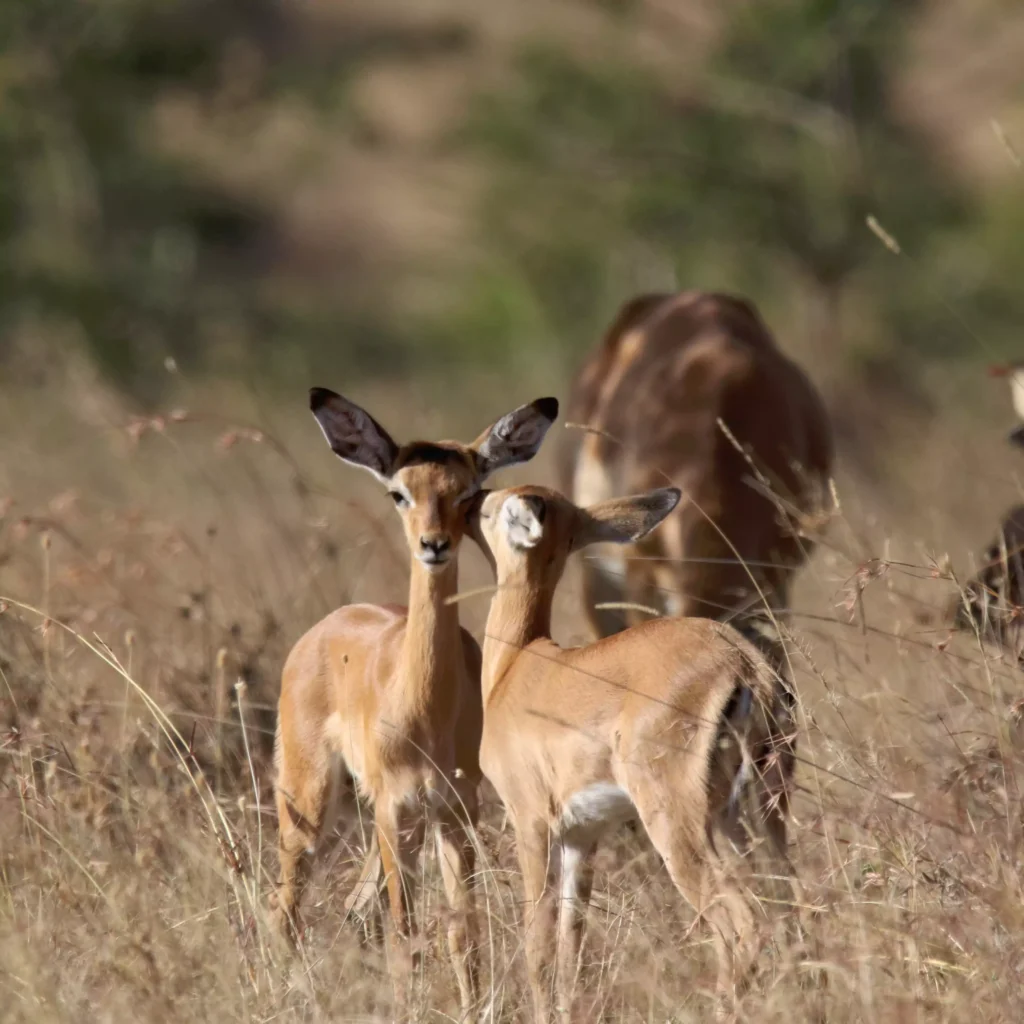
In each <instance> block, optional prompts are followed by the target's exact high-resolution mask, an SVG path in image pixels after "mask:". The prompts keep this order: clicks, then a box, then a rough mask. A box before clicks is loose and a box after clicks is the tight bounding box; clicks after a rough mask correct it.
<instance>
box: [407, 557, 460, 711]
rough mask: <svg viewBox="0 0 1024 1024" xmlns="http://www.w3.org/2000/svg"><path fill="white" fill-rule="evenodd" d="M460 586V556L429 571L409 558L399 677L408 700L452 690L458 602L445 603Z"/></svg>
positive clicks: (427, 699)
mask: <svg viewBox="0 0 1024 1024" xmlns="http://www.w3.org/2000/svg"><path fill="white" fill-rule="evenodd" d="M458 585H459V566H458V560H457V559H455V558H452V559H451V560H450V561H449V563H448V565H446V566H445V568H444V569H443V570H442V571H441V572H430V571H429V570H428V569H425V568H424V567H423V565H421V564H420V562H419V561H418V560H417V559H415V558H414V559H412V568H411V570H410V580H409V618H408V621H407V623H406V628H405V638H404V640H403V642H402V654H401V658H400V671H401V678H402V679H403V680H404V681H405V685H406V688H407V690H408V691H409V693H408V696H409V698H410V703H413V704H416V705H418V706H421V707H422V706H423V705H424V704H426V703H430V702H433V701H436V699H437V698H438V697H439V696H452V697H454V694H455V689H456V687H455V680H456V678H457V672H458V666H459V660H460V659H461V658H462V656H463V655H462V642H461V637H460V635H459V608H458V605H457V604H455V603H454V602H453V603H450V604H449V603H448V598H450V597H453V596H454V595H455V592H456V591H457V590H458Z"/></svg>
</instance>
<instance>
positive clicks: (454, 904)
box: [435, 793, 480, 1024]
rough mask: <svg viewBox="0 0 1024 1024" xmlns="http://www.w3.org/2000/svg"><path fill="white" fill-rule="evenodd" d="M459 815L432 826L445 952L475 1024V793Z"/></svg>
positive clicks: (466, 797)
mask: <svg viewBox="0 0 1024 1024" xmlns="http://www.w3.org/2000/svg"><path fill="white" fill-rule="evenodd" d="M460 804H461V806H460V807H459V808H458V812H459V813H449V814H446V815H445V816H444V817H443V818H442V819H441V821H440V822H439V823H438V824H437V825H436V826H435V839H436V842H437V856H438V860H439V861H440V864H441V875H442V878H443V880H444V890H445V895H446V897H447V899H448V906H449V907H450V908H451V915H452V916H451V920H450V922H449V924H448V949H449V952H450V954H451V958H452V966H453V967H454V968H455V977H456V979H457V981H458V984H459V1003H460V1005H461V1008H462V1017H461V1019H462V1020H463V1021H466V1022H467V1024H471V1022H473V1021H475V1020H476V1009H477V1001H478V999H479V991H480V970H479V947H478V940H477V934H476V917H475V912H474V911H475V907H474V899H473V888H472V885H473V871H474V869H475V866H476V850H475V848H474V846H473V834H472V829H473V827H474V825H475V824H476V818H477V809H476V795H475V793H473V794H471V793H464V794H461V799H460Z"/></svg>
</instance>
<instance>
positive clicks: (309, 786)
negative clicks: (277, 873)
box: [271, 763, 331, 945]
mask: <svg viewBox="0 0 1024 1024" xmlns="http://www.w3.org/2000/svg"><path fill="white" fill-rule="evenodd" d="M293 783H294V784H293ZM330 797H331V776H330V771H329V766H328V765H327V764H326V763H325V765H324V770H323V771H322V772H321V773H320V774H318V775H316V776H308V777H306V778H304V779H298V778H296V779H292V778H291V777H290V775H289V772H288V771H287V770H286V768H285V767H284V766H282V769H281V773H280V776H279V778H278V783H277V787H276V792H275V801H276V803H277V820H278V859H279V861H280V866H281V878H280V882H279V884H278V888H277V892H276V893H275V894H274V896H273V897H272V899H271V907H272V910H273V919H274V925H275V928H276V930H277V931H278V932H280V933H281V934H282V935H283V936H284V937H285V938H286V939H287V940H288V941H289V942H290V943H291V944H292V945H294V944H295V943H296V942H297V941H298V938H299V933H300V925H299V918H298V906H299V903H300V902H301V900H302V893H303V890H304V889H305V886H306V883H307V881H308V880H309V867H310V863H309V862H310V858H311V856H312V854H313V852H314V851H315V849H316V845H317V842H318V841H319V839H320V836H321V834H322V832H323V825H324V818H325V816H326V812H327V807H328V805H329V803H330Z"/></svg>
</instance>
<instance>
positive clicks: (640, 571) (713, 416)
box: [562, 292, 833, 660]
mask: <svg viewBox="0 0 1024 1024" xmlns="http://www.w3.org/2000/svg"><path fill="white" fill-rule="evenodd" d="M637 396H642V402H641V403H638V401H637ZM568 419H569V420H575V421H578V422H579V423H581V424H583V425H585V426H586V427H588V428H592V429H590V430H588V431H587V432H586V433H584V434H582V435H579V434H577V435H574V436H575V437H576V438H577V440H576V441H575V442H574V443H573V444H571V445H570V446H569V447H568V448H567V449H566V450H565V453H564V455H565V457H564V458H563V467H562V477H563V481H562V482H563V487H564V488H565V490H566V492H567V493H568V494H570V495H571V496H572V498H573V500H574V501H576V502H578V503H580V504H582V505H587V504H591V503H593V502H596V501H600V500H602V499H604V498H610V497H612V496H613V495H615V494H624V493H635V492H639V491H643V490H647V489H648V488H651V487H654V486H658V485H661V484H664V483H665V482H667V481H669V480H671V482H673V483H676V484H678V485H679V486H680V487H682V489H683V492H684V494H685V495H686V500H685V501H683V502H682V503H681V505H680V507H679V509H678V510H677V511H676V513H675V514H674V515H673V516H672V518H671V519H670V520H669V521H668V522H667V523H666V524H665V527H664V529H662V530H659V531H658V532H657V534H656V535H654V536H652V537H650V538H648V540H646V541H645V542H644V543H642V544H639V545H634V546H633V548H632V550H631V551H628V552H623V551H622V550H621V549H618V550H616V549H609V548H608V547H606V546H603V547H602V548H600V549H598V551H597V552H596V554H595V555H594V556H591V557H589V558H588V559H586V560H585V562H584V599H585V600H584V603H585V613H586V615H587V616H588V618H589V619H590V623H591V626H592V628H593V630H594V632H595V633H596V635H597V636H609V635H611V634H612V633H615V632H617V631H618V630H620V629H623V628H625V626H626V625H628V624H630V623H632V622H636V621H638V619H637V614H638V609H636V608H633V609H626V610H625V612H624V611H623V609H622V608H621V607H620V608H615V607H607V605H615V604H619V605H621V604H623V603H625V604H627V605H628V604H634V605H638V606H641V607H651V606H653V607H654V608H656V609H658V610H662V611H665V612H667V613H668V614H672V615H699V616H706V617H708V618H715V619H723V620H729V621H732V622H733V623H734V624H735V625H736V626H737V628H739V629H740V630H741V631H743V632H745V633H748V634H749V635H750V638H751V639H754V640H755V641H756V642H759V643H761V642H762V641H764V640H765V636H764V634H765V632H766V630H765V626H766V620H771V619H775V620H777V619H779V618H783V617H784V616H783V614H782V610H783V609H785V608H786V606H787V604H788V594H789V589H790V583H791V580H792V577H793V575H794V572H795V570H796V569H797V568H799V567H800V566H801V565H802V564H803V563H804V561H805V560H806V558H807V556H808V553H809V551H810V549H811V545H810V544H809V543H808V542H807V540H806V539H804V538H803V537H801V525H802V520H804V518H805V517H807V516H809V515H810V514H811V513H812V512H813V511H814V510H815V508H816V504H817V499H818V497H819V495H820V494H821V492H822V489H823V487H824V485H826V484H827V480H828V477H829V474H830V472H831V467H832V457H833V450H832V449H833V441H832V430H831V426H830V424H829V420H828V416H827V414H826V412H825V409H824V406H823V404H822V402H821V400H820V398H819V396H818V393H817V391H816V390H815V389H814V387H813V385H812V384H811V383H810V381H809V380H808V378H807V377H806V376H805V374H804V373H803V371H802V370H801V369H800V368H799V367H798V366H797V365H796V364H795V363H793V362H792V361H791V360H790V359H788V358H787V357H786V356H785V355H784V354H783V353H782V351H781V350H780V349H779V348H778V346H777V345H776V343H775V340H774V339H773V337H772V335H771V332H770V331H769V330H768V328H767V327H766V326H765V324H764V323H763V322H762V320H761V318H760V317H759V316H758V314H757V312H756V310H755V309H754V308H753V307H752V306H751V305H749V304H748V303H746V302H744V301H742V300H741V299H738V298H733V297H731V296H728V295H716V294H708V293H703V292H682V293H680V294H677V295H667V294H651V295H640V296H638V297H636V298H634V299H632V300H631V301H630V302H628V303H626V305H625V306H623V308H622V309H621V310H620V312H619V314H618V316H617V317H616V319H615V320H614V322H613V323H612V326H611V327H610V328H609V330H608V333H607V334H606V336H605V338H604V341H603V342H602V344H601V346H600V347H599V348H598V349H597V351H596V352H594V354H593V355H592V356H591V357H590V359H589V360H588V362H587V363H586V364H585V365H584V367H583V368H582V370H581V371H580V373H579V375H578V376H577V378H576V381H575V383H574V386H573V389H572V393H571V396H570V399H569V412H568ZM723 428H724V429H723ZM601 605H605V607H596V608H595V606H601ZM766 613H767V614H766ZM767 624H768V625H774V624H772V623H767ZM767 632H768V634H769V636H768V638H767V639H768V649H767V652H768V653H769V654H771V655H772V656H773V658H776V660H778V659H777V657H776V655H777V652H776V651H775V650H773V646H774V644H775V641H777V639H778V637H777V634H776V635H774V636H772V633H773V632H774V630H773V629H771V628H769V629H768V630H767Z"/></svg>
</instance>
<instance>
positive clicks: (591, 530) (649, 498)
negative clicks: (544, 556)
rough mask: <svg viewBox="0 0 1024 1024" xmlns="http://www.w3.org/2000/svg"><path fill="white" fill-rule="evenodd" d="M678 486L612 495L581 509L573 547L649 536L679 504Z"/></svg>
mask: <svg viewBox="0 0 1024 1024" xmlns="http://www.w3.org/2000/svg"><path fill="white" fill-rule="evenodd" d="M682 493H683V492H682V491H680V490H679V488H678V487H662V488H659V489H658V490H656V491H648V492H647V493H646V494H638V495H634V496H632V497H629V498H612V499H611V500H610V501H601V502H598V503H597V504H596V505H591V506H589V508H585V509H580V510H579V521H578V524H577V527H576V535H575V538H574V541H573V547H574V548H583V547H586V546H587V545H588V544H599V543H602V542H604V543H611V544H630V543H632V542H633V541H636V540H640V538H641V537H646V536H647V534H649V533H650V532H651V530H653V529H654V528H655V527H656V526H657V525H658V524H659V523H660V522H661V521H662V520H663V519H665V517H666V516H667V515H668V514H669V513H670V512H671V511H672V510H673V509H674V508H675V507H676V505H678V504H679V499H680V497H681V496H682Z"/></svg>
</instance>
